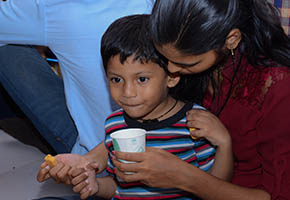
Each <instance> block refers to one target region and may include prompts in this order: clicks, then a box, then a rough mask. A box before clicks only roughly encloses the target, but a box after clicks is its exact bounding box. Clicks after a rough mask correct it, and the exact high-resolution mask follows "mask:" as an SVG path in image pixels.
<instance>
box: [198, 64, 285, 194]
mask: <svg viewBox="0 0 290 200" xmlns="http://www.w3.org/2000/svg"><path fill="white" fill-rule="evenodd" d="M231 63H232V62H231V61H229V62H228V64H226V66H225V67H224V70H223V72H222V75H223V80H222V86H221V90H222V91H221V93H220V94H219V96H218V98H217V99H218V100H217V101H215V102H218V104H220V105H221V104H222V103H223V102H224V101H225V99H226V94H227V92H228V90H229V87H230V80H231V77H232V75H233V73H234V70H233V67H232V64H231ZM241 69H242V70H240V71H239V72H238V73H237V78H236V79H235V81H234V86H233V88H232V95H231V96H230V98H229V100H228V103H227V104H226V106H225V108H224V109H223V111H222V112H221V114H220V120H221V121H222V122H223V123H224V124H225V126H226V127H227V128H228V130H229V132H230V134H231V137H232V141H233V152H234V162H235V163H234V167H235V169H234V177H233V183H235V184H238V185H241V186H246V187H251V188H261V189H264V190H266V191H268V192H269V193H270V194H271V195H272V199H279V200H282V199H290V69H289V68H286V67H282V66H278V65H277V64H273V67H268V68H259V69H257V68H254V67H252V66H251V65H250V64H248V63H247V62H246V59H243V60H242V63H241ZM211 98H212V97H211V96H210V94H207V95H206V97H205V100H204V106H205V107H206V108H207V109H209V110H211V111H214V110H213V108H212V107H213V106H212V105H211V102H212V101H211ZM217 107H219V106H217Z"/></svg>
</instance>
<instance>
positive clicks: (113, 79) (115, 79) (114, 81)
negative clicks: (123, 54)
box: [111, 77, 121, 83]
mask: <svg viewBox="0 0 290 200" xmlns="http://www.w3.org/2000/svg"><path fill="white" fill-rule="evenodd" d="M111 81H112V82H113V83H119V82H121V79H120V78H118V77H113V78H111Z"/></svg>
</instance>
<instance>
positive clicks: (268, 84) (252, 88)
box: [233, 63, 290, 108]
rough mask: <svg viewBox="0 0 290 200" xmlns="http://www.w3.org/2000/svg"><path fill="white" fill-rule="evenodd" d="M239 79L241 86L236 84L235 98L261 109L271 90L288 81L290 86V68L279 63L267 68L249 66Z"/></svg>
mask: <svg viewBox="0 0 290 200" xmlns="http://www.w3.org/2000/svg"><path fill="white" fill-rule="evenodd" d="M238 79H239V80H238V83H239V84H236V87H235V89H234V95H233V97H234V98H235V97H236V98H238V99H240V100H241V101H244V103H246V104H248V105H251V106H255V107H256V106H258V107H260V108H261V106H262V104H263V102H264V99H265V97H266V96H267V94H268V92H269V91H270V90H271V88H273V87H274V86H275V85H277V84H279V83H281V82H285V81H287V80H288V81H289V85H290V68H289V67H286V66H282V65H279V64H277V63H271V65H269V66H267V67H262V66H255V67H253V66H252V65H248V66H247V67H246V68H244V69H243V71H242V72H241V74H240V76H239V78H238ZM281 84H284V83H281Z"/></svg>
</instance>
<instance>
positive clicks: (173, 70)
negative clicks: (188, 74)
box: [168, 62, 182, 74]
mask: <svg viewBox="0 0 290 200" xmlns="http://www.w3.org/2000/svg"><path fill="white" fill-rule="evenodd" d="M181 70H182V68H181V67H179V66H177V65H175V64H173V63H171V62H168V71H169V72H170V73H172V74H174V73H178V72H180V71H181Z"/></svg>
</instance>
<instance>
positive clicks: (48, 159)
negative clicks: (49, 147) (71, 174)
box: [44, 154, 57, 168]
mask: <svg viewBox="0 0 290 200" xmlns="http://www.w3.org/2000/svg"><path fill="white" fill-rule="evenodd" d="M44 160H45V162H46V163H47V164H48V165H49V167H50V168H53V167H54V166H55V165H56V163H57V160H56V159H55V157H53V156H52V155H50V154H47V156H45V158H44Z"/></svg>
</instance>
